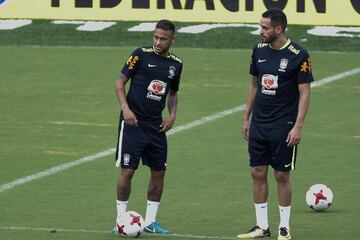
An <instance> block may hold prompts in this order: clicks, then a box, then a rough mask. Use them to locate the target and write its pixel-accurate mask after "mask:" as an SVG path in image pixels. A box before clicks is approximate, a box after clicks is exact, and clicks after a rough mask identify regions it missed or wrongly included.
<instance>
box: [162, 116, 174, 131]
mask: <svg viewBox="0 0 360 240" xmlns="http://www.w3.org/2000/svg"><path fill="white" fill-rule="evenodd" d="M174 122H175V117H174V116H173V115H170V116H168V117H167V118H165V119H164V120H163V122H162V123H161V124H160V130H159V132H167V131H169V130H170V129H171V128H172V127H173V126H174Z"/></svg>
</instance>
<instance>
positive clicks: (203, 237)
mask: <svg viewBox="0 0 360 240" xmlns="http://www.w3.org/2000/svg"><path fill="white" fill-rule="evenodd" d="M0 230H15V231H41V232H48V233H53V234H56V233H60V232H75V233H95V234H112V233H111V231H101V230H87V229H61V228H57V229H55V228H43V227H6V226H0ZM145 234H146V235H150V234H147V233H145ZM151 235H153V234H151ZM154 235H157V234H154ZM161 236H166V237H169V238H173V237H177V238H196V239H222V240H228V239H229V240H230V239H236V238H235V237H224V236H201V235H200V236H199V235H191V234H177V233H176V234H169V235H161Z"/></svg>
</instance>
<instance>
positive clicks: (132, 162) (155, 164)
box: [115, 120, 167, 171]
mask: <svg viewBox="0 0 360 240" xmlns="http://www.w3.org/2000/svg"><path fill="white" fill-rule="evenodd" d="M159 125H160V123H156V124H140V123H139V126H138V127H134V126H131V125H128V124H126V123H125V122H124V121H123V120H121V121H120V123H119V134H118V143H117V148H116V155H115V161H116V166H118V167H119V166H121V167H122V168H129V169H134V170H136V169H137V168H138V166H139V162H140V159H142V163H143V164H144V165H147V166H149V167H150V168H151V169H153V170H155V171H163V170H166V159H167V140H166V134H165V133H163V132H159V130H160V127H159Z"/></svg>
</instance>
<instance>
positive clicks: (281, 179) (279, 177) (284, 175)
mask: <svg viewBox="0 0 360 240" xmlns="http://www.w3.org/2000/svg"><path fill="white" fill-rule="evenodd" d="M275 179H276V181H277V182H278V183H287V182H289V180H290V174H289V172H281V171H276V172H275Z"/></svg>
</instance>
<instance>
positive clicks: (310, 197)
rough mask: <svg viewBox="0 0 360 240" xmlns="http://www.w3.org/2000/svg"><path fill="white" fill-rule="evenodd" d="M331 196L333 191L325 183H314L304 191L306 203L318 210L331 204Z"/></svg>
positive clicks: (322, 209)
mask: <svg viewBox="0 0 360 240" xmlns="http://www.w3.org/2000/svg"><path fill="white" fill-rule="evenodd" d="M333 197H334V195H333V192H332V191H331V189H330V188H329V187H327V186H326V185H325V184H315V185H312V186H311V187H310V188H309V190H308V191H307V193H306V203H307V205H308V206H309V207H310V208H311V209H313V210H315V211H319V212H320V211H324V210H326V209H328V208H329V207H330V206H331V204H332V202H333Z"/></svg>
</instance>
